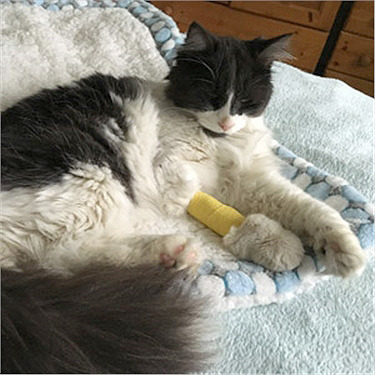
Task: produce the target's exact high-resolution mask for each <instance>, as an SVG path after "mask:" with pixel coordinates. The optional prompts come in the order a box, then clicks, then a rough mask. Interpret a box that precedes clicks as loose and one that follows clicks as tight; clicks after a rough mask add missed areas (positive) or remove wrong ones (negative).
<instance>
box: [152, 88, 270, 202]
mask: <svg viewBox="0 0 375 375" xmlns="http://www.w3.org/2000/svg"><path fill="white" fill-rule="evenodd" d="M156 97H157V99H158V107H159V123H158V137H159V143H160V151H159V153H158V154H157V156H156V158H155V162H154V166H155V171H156V174H157V175H158V174H159V175H160V178H159V181H160V182H161V183H164V184H165V185H166V186H168V187H169V190H168V191H166V190H164V192H163V194H166V195H167V196H168V198H169V199H171V198H173V195H175V196H176V197H178V198H179V199H178V200H179V202H181V206H186V204H187V203H188V201H189V199H191V198H192V196H193V195H194V193H195V192H196V191H198V190H201V191H204V192H207V193H209V194H212V195H214V196H216V197H217V198H219V199H223V200H225V201H227V202H230V201H232V200H233V199H234V198H235V197H236V196H237V195H238V194H239V189H240V183H239V180H240V178H241V174H242V171H248V170H249V169H250V166H251V167H252V168H251V169H252V170H254V171H255V172H256V168H257V162H258V160H261V159H262V158H263V157H265V156H269V155H270V147H269V144H270V139H271V135H270V131H269V130H268V129H267V128H266V127H265V126H264V124H263V118H262V117H257V118H248V119H247V123H246V126H244V128H243V129H241V130H240V131H238V132H237V133H235V134H232V135H228V136H224V137H212V136H209V135H207V134H206V133H205V132H204V131H203V128H202V126H201V125H200V124H199V123H198V122H197V120H196V119H195V118H194V116H193V115H191V114H190V113H187V112H184V111H183V110H180V109H178V108H176V107H172V106H171V103H170V102H169V101H168V100H166V99H165V97H164V95H163V94H162V92H160V91H158V93H157V95H156ZM160 172H162V173H160ZM161 176H162V177H161ZM161 191H163V189H162V190H161ZM183 197H185V199H183ZM176 199H177V198H176ZM176 199H175V200H176ZM172 200H173V199H172ZM185 208H186V207H185Z"/></svg>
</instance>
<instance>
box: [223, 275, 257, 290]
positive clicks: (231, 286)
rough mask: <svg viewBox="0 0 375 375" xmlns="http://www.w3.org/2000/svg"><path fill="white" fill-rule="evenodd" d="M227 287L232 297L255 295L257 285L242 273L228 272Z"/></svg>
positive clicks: (226, 277) (225, 278) (225, 281)
mask: <svg viewBox="0 0 375 375" xmlns="http://www.w3.org/2000/svg"><path fill="white" fill-rule="evenodd" d="M224 283H225V287H226V289H227V291H228V293H229V295H232V296H244V295H249V294H252V293H255V284H254V281H253V280H252V279H251V277H250V276H248V275H246V273H244V272H242V271H228V272H227V273H226V274H225V276H224Z"/></svg>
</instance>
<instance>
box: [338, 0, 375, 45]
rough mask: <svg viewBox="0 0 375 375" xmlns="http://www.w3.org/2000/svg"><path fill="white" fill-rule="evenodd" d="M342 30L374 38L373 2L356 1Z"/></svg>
mask: <svg viewBox="0 0 375 375" xmlns="http://www.w3.org/2000/svg"><path fill="white" fill-rule="evenodd" d="M344 30H345V31H347V32H350V33H353V34H359V35H363V36H367V37H368V38H372V39H373V38H374V2H373V1H356V2H355V3H354V5H353V8H352V11H351V12H350V16H349V19H348V21H347V22H346V25H345V26H344Z"/></svg>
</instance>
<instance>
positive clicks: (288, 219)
mask: <svg viewBox="0 0 375 375" xmlns="http://www.w3.org/2000/svg"><path fill="white" fill-rule="evenodd" d="M243 177H244V178H243V179H242V181H241V198H240V201H239V202H238V208H239V209H240V210H241V211H242V212H243V213H244V214H247V215H249V214H254V213H261V214H264V215H266V216H267V217H268V218H270V219H273V220H275V221H277V222H279V223H280V224H281V225H282V226H283V227H284V228H285V229H287V230H290V231H292V232H293V233H295V234H296V235H297V236H299V237H300V238H301V239H307V240H308V241H309V242H310V244H311V245H312V246H313V247H314V249H315V250H316V251H323V252H325V254H326V266H327V269H328V271H329V272H331V273H332V274H336V275H340V276H343V277H345V276H349V275H352V274H356V273H360V272H361V271H362V269H363V267H364V261H365V255H364V252H363V250H362V249H361V247H360V244H359V241H358V239H357V237H356V236H355V235H354V233H353V232H352V231H351V229H350V227H349V224H348V223H347V222H346V221H345V220H344V219H343V218H342V217H341V216H340V214H339V213H338V212H336V211H335V210H334V209H332V208H331V207H329V206H327V205H326V204H324V203H323V202H320V201H318V200H316V199H314V198H312V197H311V196H309V195H308V194H307V193H305V192H303V191H302V190H301V189H300V188H298V187H297V186H295V185H293V184H292V183H291V182H290V181H289V180H287V179H285V178H284V177H282V176H281V175H280V174H279V173H278V172H277V171H276V170H275V171H274V172H269V173H264V174H262V173H258V174H257V176H256V178H255V179H254V176H252V175H251V173H249V174H248V175H246V174H244V176H243ZM286 251H287V249H286ZM269 256H270V257H272V256H273V254H272V252H270V253H269Z"/></svg>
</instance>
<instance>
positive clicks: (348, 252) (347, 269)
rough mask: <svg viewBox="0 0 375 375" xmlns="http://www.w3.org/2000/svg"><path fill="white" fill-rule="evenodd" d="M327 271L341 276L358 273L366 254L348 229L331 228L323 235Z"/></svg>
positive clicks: (360, 271) (363, 263) (360, 270)
mask: <svg viewBox="0 0 375 375" xmlns="http://www.w3.org/2000/svg"><path fill="white" fill-rule="evenodd" d="M323 249H324V251H325V255H326V267H327V272H328V273H330V274H333V275H338V276H341V277H348V276H354V275H360V274H361V273H362V271H363V269H364V266H365V260H366V256H365V253H364V251H363V250H362V248H361V246H360V244H359V241H358V238H357V237H356V236H355V235H354V234H353V233H352V232H351V230H350V229H349V228H348V229H346V228H345V229H342V228H341V229H338V230H335V229H331V230H329V231H328V232H327V233H326V234H325V236H324V245H323Z"/></svg>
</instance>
